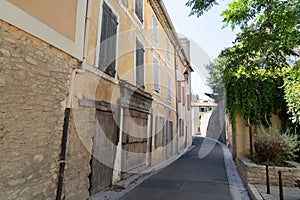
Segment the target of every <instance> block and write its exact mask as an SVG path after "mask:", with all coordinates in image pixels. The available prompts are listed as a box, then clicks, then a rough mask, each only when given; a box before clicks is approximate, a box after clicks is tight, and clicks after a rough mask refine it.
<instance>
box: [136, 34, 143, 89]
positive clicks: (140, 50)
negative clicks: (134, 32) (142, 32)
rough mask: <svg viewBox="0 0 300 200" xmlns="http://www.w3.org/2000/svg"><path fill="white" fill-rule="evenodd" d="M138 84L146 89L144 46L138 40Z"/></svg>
mask: <svg viewBox="0 0 300 200" xmlns="http://www.w3.org/2000/svg"><path fill="white" fill-rule="evenodd" d="M136 85H137V86H138V87H141V88H142V89H144V47H143V45H142V44H141V43H140V42H139V41H138V40H136Z"/></svg>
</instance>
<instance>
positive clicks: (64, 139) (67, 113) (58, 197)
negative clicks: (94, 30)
mask: <svg viewBox="0 0 300 200" xmlns="http://www.w3.org/2000/svg"><path fill="white" fill-rule="evenodd" d="M92 1H93V0H87V11H86V19H85V20H86V26H85V36H84V47H83V48H84V49H83V62H82V64H81V69H74V70H73V71H72V75H71V81H70V87H69V95H68V98H67V105H66V108H65V113H64V124H63V132H62V137H61V152H60V161H59V172H58V183H57V190H56V200H61V196H62V186H63V181H64V172H65V165H66V152H67V139H68V129H69V121H70V114H71V106H72V97H73V90H74V83H75V76H76V74H77V73H83V72H84V71H85V65H86V55H87V41H88V30H89V27H90V15H91V5H92Z"/></svg>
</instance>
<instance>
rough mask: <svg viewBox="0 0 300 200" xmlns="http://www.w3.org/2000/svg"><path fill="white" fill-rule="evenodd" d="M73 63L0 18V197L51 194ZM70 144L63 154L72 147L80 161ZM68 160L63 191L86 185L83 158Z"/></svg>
mask: <svg viewBox="0 0 300 200" xmlns="http://www.w3.org/2000/svg"><path fill="white" fill-rule="evenodd" d="M78 67H79V62H78V61H77V60H76V59H74V58H72V57H71V56H69V55H67V54H66V53H64V52H62V51H60V50H58V49H56V48H54V47H53V46H51V45H49V44H47V43H46V42H44V41H42V40H39V39H37V38H35V37H33V36H31V35H30V34H28V33H26V32H24V31H22V30H20V29H18V28H16V27H14V26H11V25H10V24H8V23H6V22H3V21H1V20H0V71H1V72H0V95H1V100H0V113H1V114H0V115H1V116H0V119H1V120H0V151H1V156H0V199H5V200H10V199H43V200H47V199H49V200H50V199H55V193H56V187H57V172H58V166H59V162H58V161H59V153H60V144H61V134H62V128H63V117H64V109H65V105H66V103H65V101H66V98H67V95H68V87H69V81H70V75H71V71H72V69H74V68H78ZM70 141H71V142H72V141H75V142H77V139H76V136H71V137H70ZM77 144H78V143H77ZM68 145H69V143H68ZM73 149H76V151H73V152H72V149H69V151H68V153H69V154H68V155H67V156H74V154H75V153H76V154H77V155H78V157H79V159H78V160H77V162H78V163H77V165H79V163H80V158H82V157H86V156H87V155H88V154H87V153H86V152H84V150H82V148H80V146H79V147H74V148H73ZM69 158H70V157H69ZM67 159H68V157H67ZM84 159H89V158H84ZM70 160H71V161H73V160H75V158H72V159H70ZM73 163H74V162H72V163H67V166H66V170H67V174H66V176H65V179H66V185H65V186H64V187H65V188H64V191H65V193H66V194H70V193H73V191H74V190H77V191H80V189H79V188H87V187H88V183H87V182H88V181H87V179H84V178H82V177H83V176H84V177H85V176H86V174H87V173H89V169H88V163H85V164H83V166H82V167H81V168H77V165H76V166H75V165H73ZM75 163H76V162H75ZM75 168H77V170H75ZM82 168H84V169H85V170H84V173H86V174H84V175H81V172H80V170H81V169H82ZM68 169H69V171H68ZM78 174H79V176H78ZM72 177H76V179H77V181H78V183H77V184H79V186H78V185H77V186H76V184H73V183H74V180H73V179H75V178H73V179H72ZM80 179H84V180H85V181H81V180H80ZM80 181H81V183H80ZM68 184H69V185H68ZM80 184H82V185H85V186H82V185H80ZM73 186H74V188H72V187H73ZM87 196H88V194H87V192H85V193H83V196H81V197H84V198H86V197H87ZM67 199H69V198H67Z"/></svg>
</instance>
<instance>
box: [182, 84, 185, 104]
mask: <svg viewBox="0 0 300 200" xmlns="http://www.w3.org/2000/svg"><path fill="white" fill-rule="evenodd" d="M182 105H185V91H184V87H182Z"/></svg>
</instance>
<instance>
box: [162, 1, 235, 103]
mask: <svg viewBox="0 0 300 200" xmlns="http://www.w3.org/2000/svg"><path fill="white" fill-rule="evenodd" d="M229 1H230V0H219V3H220V4H219V5H217V6H214V7H213V8H212V9H211V10H209V11H208V12H206V13H204V15H202V16H201V17H199V18H197V17H196V16H190V17H189V13H190V10H191V8H190V7H187V6H185V3H186V2H187V0H163V2H164V4H165V6H166V8H167V10H168V13H169V15H170V17H171V20H172V22H173V25H174V26H175V29H176V31H177V33H178V34H179V35H180V36H184V37H187V38H189V39H190V41H191V63H192V67H193V68H194V71H195V72H194V73H193V75H192V90H193V91H194V93H197V94H199V96H200V97H203V98H205V96H204V95H202V94H203V93H205V92H210V89H209V88H208V87H207V86H206V79H207V72H206V70H205V67H204V66H203V65H204V64H206V63H208V62H209V60H212V59H214V58H216V57H218V55H219V53H221V51H222V50H223V49H224V48H226V47H229V46H232V42H233V41H234V39H235V35H236V33H237V31H234V32H232V31H231V28H224V29H222V27H223V25H224V23H223V22H222V17H220V14H221V12H222V11H223V10H225V9H226V8H227V4H228V2H229Z"/></svg>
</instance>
